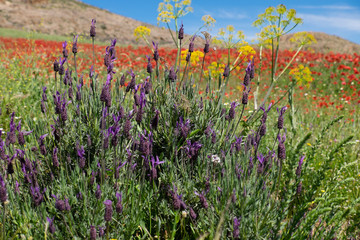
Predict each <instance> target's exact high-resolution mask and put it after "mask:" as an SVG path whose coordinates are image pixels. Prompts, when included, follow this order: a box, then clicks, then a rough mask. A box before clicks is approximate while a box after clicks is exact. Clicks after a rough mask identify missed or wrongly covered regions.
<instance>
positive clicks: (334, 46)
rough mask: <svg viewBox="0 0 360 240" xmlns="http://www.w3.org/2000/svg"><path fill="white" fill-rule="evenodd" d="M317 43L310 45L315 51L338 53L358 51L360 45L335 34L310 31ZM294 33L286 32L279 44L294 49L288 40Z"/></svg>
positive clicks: (293, 45) (294, 46) (284, 47)
mask: <svg viewBox="0 0 360 240" xmlns="http://www.w3.org/2000/svg"><path fill="white" fill-rule="evenodd" d="M311 34H313V35H314V37H315V39H316V41H317V43H314V44H312V45H311V46H310V48H311V49H313V50H314V51H315V52H323V53H327V52H331V51H332V52H335V53H337V52H340V53H360V45H359V44H356V43H353V42H350V41H348V40H346V39H343V38H341V37H338V36H335V35H329V34H326V33H322V32H311ZM293 35H294V34H287V35H285V36H283V37H282V39H281V41H280V44H281V47H282V49H295V48H296V45H295V44H293V43H291V42H290V38H292V37H293Z"/></svg>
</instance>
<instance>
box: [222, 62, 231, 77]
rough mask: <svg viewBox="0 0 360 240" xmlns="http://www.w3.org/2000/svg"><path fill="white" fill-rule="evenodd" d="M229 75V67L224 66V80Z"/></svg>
mask: <svg viewBox="0 0 360 240" xmlns="http://www.w3.org/2000/svg"><path fill="white" fill-rule="evenodd" d="M229 75H230V67H229V65H226V66H225V69H224V73H223V76H224V78H226V77H228V76H229Z"/></svg>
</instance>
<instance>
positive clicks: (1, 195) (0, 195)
mask: <svg viewBox="0 0 360 240" xmlns="http://www.w3.org/2000/svg"><path fill="white" fill-rule="evenodd" d="M6 199H7V192H6V184H5V181H4V179H3V178H2V176H1V175H0V201H1V202H2V203H4V202H5V201H6Z"/></svg>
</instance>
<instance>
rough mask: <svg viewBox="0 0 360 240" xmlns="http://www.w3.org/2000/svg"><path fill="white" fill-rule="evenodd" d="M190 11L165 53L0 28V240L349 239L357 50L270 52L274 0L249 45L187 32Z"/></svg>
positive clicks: (168, 5) (280, 19)
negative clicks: (8, 33) (25, 35)
mask: <svg viewBox="0 0 360 240" xmlns="http://www.w3.org/2000/svg"><path fill="white" fill-rule="evenodd" d="M190 5H191V1H189V0H183V1H165V2H164V3H161V4H160V5H159V9H158V10H159V18H158V20H159V21H160V22H163V23H164V24H165V25H167V26H168V27H169V28H170V26H171V25H170V24H173V23H174V29H175V31H174V32H171V31H170V32H169V34H170V37H171V38H172V39H173V40H174V46H175V47H174V48H162V47H161V46H158V44H157V43H155V42H152V41H151V32H150V30H149V29H147V28H146V27H143V26H140V27H139V28H137V29H135V30H134V34H135V35H136V36H137V37H138V39H139V40H141V41H142V40H143V41H144V43H146V45H147V46H144V47H137V48H135V47H132V46H128V47H118V46H117V45H116V44H117V42H116V39H114V40H112V41H111V43H110V45H109V46H107V47H104V46H99V45H95V44H94V40H95V39H96V21H95V19H93V21H92V22H90V21H89V29H90V31H89V39H90V40H92V42H93V44H91V43H90V44H83V43H80V41H79V43H78V37H77V36H74V37H73V38H72V39H70V41H69V42H56V41H43V40H31V39H13V38H4V37H0V47H1V51H0V59H1V61H0V107H1V108H0V128H1V129H0V159H1V160H0V204H1V207H0V219H1V221H0V223H1V225H0V233H1V235H0V236H1V237H2V239H359V238H360V188H359V183H360V162H359V159H360V157H359V155H360V147H359V146H360V141H359V139H360V133H359V132H358V130H357V129H358V128H359V127H360V124H359V103H360V88H359V83H360V73H359V69H360V63H359V61H360V55H357V54H353V55H345V54H339V53H337V54H335V53H327V54H321V53H314V52H312V51H311V50H304V48H306V46H308V45H309V44H310V43H311V42H312V41H315V39H313V37H312V36H311V35H309V34H307V33H299V34H296V35H295V37H294V41H297V42H298V43H299V47H298V49H295V50H294V51H290V50H281V46H280V45H279V44H278V43H279V40H280V38H281V36H282V35H284V34H286V33H287V32H289V31H291V30H292V29H293V28H295V27H296V26H297V25H298V24H300V23H301V19H300V18H297V17H296V11H295V10H293V9H286V7H285V6H284V5H279V6H278V7H270V8H268V9H266V11H265V13H264V14H261V15H259V17H258V20H257V21H256V22H255V23H254V25H256V26H260V27H261V31H260V34H259V41H258V43H257V46H255V45H252V46H250V45H248V43H246V42H245V41H244V39H245V36H244V35H243V33H242V32H241V31H238V32H236V31H235V29H234V27H232V26H228V27H227V28H226V29H221V30H220V32H219V34H218V36H210V35H209V33H207V32H206V31H202V30H204V28H206V27H207V26H209V25H212V24H214V23H215V20H214V19H213V18H212V17H211V16H204V18H203V20H204V25H203V26H202V27H200V28H199V31H198V32H197V33H196V35H195V34H194V35H192V36H186V35H185V34H184V28H186V26H183V25H180V24H178V20H179V18H180V17H182V16H184V15H186V14H187V13H189V12H190V11H191V7H190ZM265 23H270V24H266V25H264V24H265ZM201 31H202V32H201ZM200 32H201V33H200ZM199 34H200V35H201V36H203V38H204V45H203V46H196V44H195V43H196V41H195V38H199V37H200V36H199Z"/></svg>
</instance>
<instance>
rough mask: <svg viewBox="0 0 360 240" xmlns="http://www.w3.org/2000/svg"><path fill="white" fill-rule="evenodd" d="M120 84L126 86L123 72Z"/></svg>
mask: <svg viewBox="0 0 360 240" xmlns="http://www.w3.org/2000/svg"><path fill="white" fill-rule="evenodd" d="M120 86H125V74H123V75H122V76H121V78H120Z"/></svg>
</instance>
